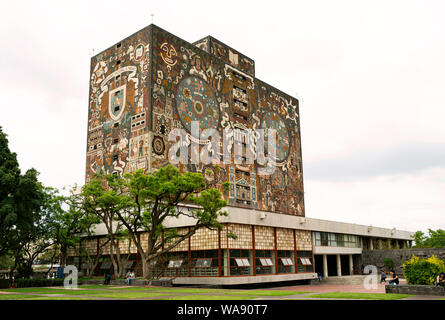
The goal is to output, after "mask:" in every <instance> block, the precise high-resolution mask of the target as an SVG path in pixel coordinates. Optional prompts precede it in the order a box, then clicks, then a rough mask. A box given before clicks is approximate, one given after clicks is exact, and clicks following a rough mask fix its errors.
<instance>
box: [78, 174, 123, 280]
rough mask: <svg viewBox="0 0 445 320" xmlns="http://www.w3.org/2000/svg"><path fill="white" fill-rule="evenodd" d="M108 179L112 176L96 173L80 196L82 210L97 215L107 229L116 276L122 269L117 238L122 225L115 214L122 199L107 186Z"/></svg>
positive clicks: (120, 232)
mask: <svg viewBox="0 0 445 320" xmlns="http://www.w3.org/2000/svg"><path fill="white" fill-rule="evenodd" d="M110 179H113V176H107V177H106V176H103V175H100V174H97V175H96V176H95V177H94V178H93V179H92V180H90V181H89V182H88V183H87V184H85V185H84V186H83V187H82V191H81V197H82V201H83V210H85V212H86V213H87V214H91V215H93V216H95V217H97V218H98V219H99V220H100V221H101V222H102V223H103V224H104V225H105V228H106V229H107V237H108V241H109V243H110V258H111V262H112V264H113V270H114V276H115V277H116V278H118V277H120V276H121V275H122V273H123V270H124V267H123V263H122V259H121V254H120V249H119V246H118V239H119V238H120V235H121V234H122V232H123V227H122V223H120V222H119V221H118V216H117V213H118V212H119V211H120V210H122V199H121V196H120V195H118V194H116V193H115V191H114V190H112V189H110V188H108V187H107V180H110Z"/></svg>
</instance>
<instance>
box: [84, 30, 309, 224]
mask: <svg viewBox="0 0 445 320" xmlns="http://www.w3.org/2000/svg"><path fill="white" fill-rule="evenodd" d="M254 71H255V68H254V62H253V60H251V59H249V58H247V57H246V56H244V55H242V54H240V53H239V52H237V51H235V50H233V49H231V48H230V47H228V46H226V45H224V44H223V43H221V42H219V41H217V40H216V39H214V38H212V37H206V38H204V39H202V40H200V41H198V42H197V43H196V46H195V45H192V44H190V43H188V42H186V41H184V40H181V39H180V38H178V37H176V36H174V35H172V34H170V33H168V32H166V31H163V30H162V29H160V28H158V27H156V26H153V25H152V26H149V27H147V28H145V29H143V30H141V31H140V32H138V33H136V34H135V35H133V36H131V37H129V38H127V39H125V40H124V41H122V42H121V43H120V44H119V45H116V46H113V47H112V48H109V49H107V50H105V51H104V52H102V53H100V54H98V55H96V56H95V57H93V58H92V63H91V79H90V104H89V126H88V149H87V164H86V177H87V179H89V178H90V177H91V176H92V174H93V173H96V172H105V173H109V174H111V173H114V174H118V175H122V174H124V173H125V172H132V171H134V170H137V169H144V170H145V171H146V172H148V171H150V170H156V169H158V168H160V167H163V166H165V165H167V164H168V163H170V162H169V159H168V150H169V148H170V147H171V146H172V145H173V144H174V143H176V142H171V141H169V139H168V136H169V133H170V132H171V131H172V130H173V129H184V130H185V131H186V132H187V134H188V136H187V137H186V139H184V141H182V143H183V146H185V147H189V146H190V144H191V142H190V141H191V138H192V137H191V122H192V121H198V122H199V124H200V129H201V131H202V130H203V129H205V128H215V129H217V130H218V132H219V134H220V136H221V137H223V132H224V130H226V129H231V130H235V129H237V130H238V131H233V133H232V134H231V135H229V136H228V139H229V143H228V144H227V150H224V149H223V148H224V145H223V144H222V143H220V144H219V146H218V148H216V149H215V150H214V148H213V146H212V145H211V142H210V141H209V140H208V139H204V140H203V139H197V138H194V139H195V140H194V141H197V142H198V145H199V147H198V148H199V152H201V151H202V150H204V149H207V150H211V151H212V152H213V153H214V154H215V155H216V156H217V157H219V158H220V159H221V160H223V154H224V151H226V152H227V153H228V154H229V155H230V159H229V160H230V163H229V164H224V163H222V162H221V163H219V164H218V167H215V166H214V165H212V164H204V163H202V162H200V163H198V164H190V162H191V161H190V162H189V164H182V163H179V164H178V165H177V166H178V168H179V170H181V171H182V172H185V171H195V172H201V173H203V174H204V176H205V178H206V182H207V183H208V185H209V186H213V187H216V188H221V190H222V184H223V183H224V182H225V181H229V182H230V183H231V186H230V191H229V192H228V193H227V194H226V195H225V196H226V200H227V201H228V203H229V205H231V206H238V207H243V208H252V209H258V210H264V211H272V212H278V213H286V214H293V215H300V216H304V197H303V177H302V164H301V163H302V159H301V148H300V124H299V116H298V101H297V100H296V99H294V98H292V97H290V96H288V95H286V94H284V93H282V92H281V91H279V90H277V89H275V88H273V87H271V86H269V85H268V84H266V83H264V82H262V81H260V80H258V79H256V78H254ZM256 129H275V130H276V131H277V136H278V139H277V142H278V143H277V148H276V158H275V159H274V165H275V167H276V169H275V171H274V172H273V174H271V175H261V174H260V169H262V168H263V165H260V164H259V163H257V162H255V163H253V164H252V163H248V162H247V161H246V158H245V157H243V156H241V157H238V156H236V157H235V149H239V150H241V151H242V154H244V155H246V154H247V153H248V152H251V153H252V154H253V155H254V156H256V139H257V138H256V135H255V132H254V131H255V130H256ZM188 156H189V158H190V157H191V154H190V153H189V155H188ZM254 160H255V161H256V160H257V159H256V158H255V159H254Z"/></svg>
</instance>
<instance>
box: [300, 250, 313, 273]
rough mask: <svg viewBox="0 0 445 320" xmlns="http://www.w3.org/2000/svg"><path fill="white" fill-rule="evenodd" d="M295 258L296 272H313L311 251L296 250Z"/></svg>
mask: <svg viewBox="0 0 445 320" xmlns="http://www.w3.org/2000/svg"><path fill="white" fill-rule="evenodd" d="M297 258H298V259H297V271H298V272H313V266H312V252H311V251H297Z"/></svg>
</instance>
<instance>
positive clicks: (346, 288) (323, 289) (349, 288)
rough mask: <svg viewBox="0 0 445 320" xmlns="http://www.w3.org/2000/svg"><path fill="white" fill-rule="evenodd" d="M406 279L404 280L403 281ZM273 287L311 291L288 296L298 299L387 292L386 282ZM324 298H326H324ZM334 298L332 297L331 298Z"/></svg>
mask: <svg viewBox="0 0 445 320" xmlns="http://www.w3.org/2000/svg"><path fill="white" fill-rule="evenodd" d="M403 282H404V280H403V281H402V283H403ZM272 289H277V290H290V291H310V292H311V293H307V294H302V295H296V296H287V297H286V298H291V297H293V298H291V299H298V298H302V297H309V296H310V295H311V294H317V293H328V292H356V293H385V284H383V283H382V284H380V283H378V284H377V288H376V289H366V288H365V287H364V286H363V285H337V284H318V285H296V286H287V287H276V288H272ZM441 298H444V297H443V296H426V295H419V296H412V297H408V298H404V299H400V300H438V299H441ZM323 300H324V299H323ZM331 300H332V299H331Z"/></svg>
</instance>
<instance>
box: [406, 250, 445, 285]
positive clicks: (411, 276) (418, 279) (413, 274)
mask: <svg viewBox="0 0 445 320" xmlns="http://www.w3.org/2000/svg"><path fill="white" fill-rule="evenodd" d="M441 272H445V262H444V261H443V260H440V259H438V258H437V257H436V256H434V255H433V256H431V257H430V258H428V259H420V258H419V257H416V256H414V255H413V257H412V258H411V259H410V260H408V261H405V263H404V264H403V273H404V274H405V278H406V281H407V282H408V284H412V285H433V284H434V281H435V279H436V277H437V275H438V274H439V273H441Z"/></svg>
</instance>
